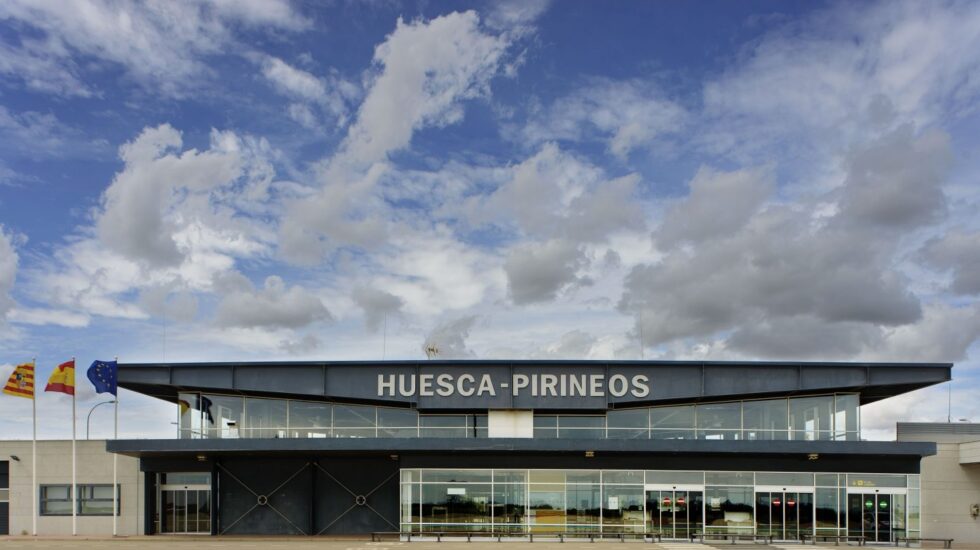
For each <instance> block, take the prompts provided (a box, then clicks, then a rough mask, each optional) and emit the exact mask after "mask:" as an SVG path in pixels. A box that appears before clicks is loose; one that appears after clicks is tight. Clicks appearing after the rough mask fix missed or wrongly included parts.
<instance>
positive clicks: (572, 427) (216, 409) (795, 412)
mask: <svg viewBox="0 0 980 550" xmlns="http://www.w3.org/2000/svg"><path fill="white" fill-rule="evenodd" d="M178 426H179V431H180V437H181V438H215V437H217V438H237V437H244V438H284V437H290V438H316V437H362V438H363V437H368V438H374V437H448V438H468V437H469V438H472V437H487V415H486V414H438V415H429V414H420V413H419V412H418V411H416V410H414V409H408V408H395V407H375V406H368V405H351V404H344V403H327V402H318V401H301V400H285V399H265V398H256V397H241V396H231V395H217V394H198V393H181V394H179V397H178ZM860 430H861V422H860V400H859V396H858V395H857V394H834V395H818V396H811V397H794V398H789V399H763V400H751V401H728V402H719V403H700V404H697V405H677V406H666V407H643V408H630V409H614V410H610V411H607V412H606V413H605V414H546V413H542V414H535V415H534V437H535V438H541V439H553V438H560V439H715V440H764V441H769V440H789V439H793V440H799V441H817V440H820V441H829V440H837V441H856V440H859V439H860Z"/></svg>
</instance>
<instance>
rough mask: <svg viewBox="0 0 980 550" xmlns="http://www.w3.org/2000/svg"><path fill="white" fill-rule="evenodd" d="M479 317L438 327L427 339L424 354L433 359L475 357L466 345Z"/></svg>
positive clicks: (449, 321) (423, 344) (450, 322)
mask: <svg viewBox="0 0 980 550" xmlns="http://www.w3.org/2000/svg"><path fill="white" fill-rule="evenodd" d="M477 319H478V318H477V317H476V316H475V315H470V316H466V317H460V318H458V319H451V320H448V321H445V322H443V323H441V324H439V325H436V326H435V327H434V328H433V329H432V330H431V331H430V332H429V334H428V336H426V337H425V341H424V342H423V343H422V352H423V353H425V354H426V355H427V356H428V357H429V358H431V359H467V358H472V357H475V354H474V353H473V350H471V349H469V347H467V345H466V339H467V338H468V337H469V335H470V331H471V330H472V329H473V325H474V324H476V321H477Z"/></svg>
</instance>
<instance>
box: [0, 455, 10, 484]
mask: <svg viewBox="0 0 980 550" xmlns="http://www.w3.org/2000/svg"><path fill="white" fill-rule="evenodd" d="M9 488H10V462H9V461H6V460H0V489H9Z"/></svg>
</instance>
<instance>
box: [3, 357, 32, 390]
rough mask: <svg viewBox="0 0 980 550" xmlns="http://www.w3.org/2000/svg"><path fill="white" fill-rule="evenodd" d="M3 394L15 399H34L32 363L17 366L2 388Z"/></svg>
mask: <svg viewBox="0 0 980 550" xmlns="http://www.w3.org/2000/svg"><path fill="white" fill-rule="evenodd" d="M3 393H5V394H7V395H13V396H15V397H26V398H28V399H34V363H33V362H31V363H24V364H21V365H17V368H15V369H14V372H13V373H12V374H11V375H10V379H9V380H7V385H6V386H4V387H3Z"/></svg>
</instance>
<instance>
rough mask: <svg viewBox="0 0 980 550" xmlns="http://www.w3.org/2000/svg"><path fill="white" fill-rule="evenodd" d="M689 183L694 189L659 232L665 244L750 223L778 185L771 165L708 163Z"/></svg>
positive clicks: (716, 234) (726, 231)
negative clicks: (724, 168) (728, 167)
mask: <svg viewBox="0 0 980 550" xmlns="http://www.w3.org/2000/svg"><path fill="white" fill-rule="evenodd" d="M689 187H690V193H689V194H688V195H687V196H686V197H684V200H683V201H681V202H680V203H678V204H676V205H675V206H674V207H672V208H671V209H670V210H669V211H668V212H667V215H666V216H665V217H664V220H663V224H662V226H661V228H660V230H659V231H658V232H657V233H656V240H657V243H658V244H659V245H660V246H662V247H664V248H670V247H672V246H674V245H676V244H680V243H689V244H698V243H700V242H703V241H706V240H710V239H716V238H719V237H724V236H726V235H730V234H731V233H732V232H733V231H737V230H739V229H741V228H742V227H744V226H745V224H746V223H748V221H749V220H750V219H751V218H752V216H753V215H755V214H756V213H757V212H758V211H759V209H760V208H761V207H762V205H763V204H764V203H765V201H767V200H769V198H770V197H771V196H772V194H773V192H774V191H775V188H776V187H775V178H774V176H773V174H772V170H771V169H770V168H767V167H759V168H745V169H742V170H736V171H732V172H719V171H717V170H714V169H712V168H709V167H705V166H702V167H701V168H700V169H699V170H698V171H697V173H696V174H695V175H694V178H693V179H692V180H691V182H690V184H689Z"/></svg>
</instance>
